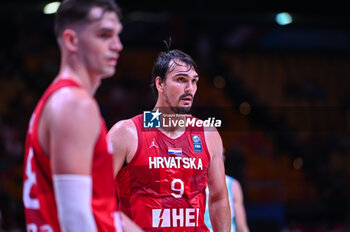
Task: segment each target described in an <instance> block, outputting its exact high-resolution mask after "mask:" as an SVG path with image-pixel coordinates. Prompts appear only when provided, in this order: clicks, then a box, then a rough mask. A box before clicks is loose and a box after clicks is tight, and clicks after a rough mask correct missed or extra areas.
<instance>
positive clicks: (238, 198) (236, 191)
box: [232, 180, 249, 232]
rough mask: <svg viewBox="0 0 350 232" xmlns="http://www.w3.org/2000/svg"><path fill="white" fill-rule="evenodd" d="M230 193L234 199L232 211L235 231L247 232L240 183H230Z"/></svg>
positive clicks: (235, 181)
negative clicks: (233, 212)
mask: <svg viewBox="0 0 350 232" xmlns="http://www.w3.org/2000/svg"><path fill="white" fill-rule="evenodd" d="M232 192H233V197H234V211H235V220H236V226H237V231H238V232H249V228H248V224H247V218H246V212H245V208H244V201H243V191H242V187H241V185H240V183H239V182H238V181H237V180H234V181H233V183H232Z"/></svg>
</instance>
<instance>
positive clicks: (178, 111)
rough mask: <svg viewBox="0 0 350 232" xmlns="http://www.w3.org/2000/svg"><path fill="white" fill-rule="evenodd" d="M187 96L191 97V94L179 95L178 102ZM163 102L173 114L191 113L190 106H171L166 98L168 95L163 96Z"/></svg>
mask: <svg viewBox="0 0 350 232" xmlns="http://www.w3.org/2000/svg"><path fill="white" fill-rule="evenodd" d="M188 95H191V96H192V94H183V95H181V96H180V97H179V100H178V102H180V101H181V99H182V98H184V97H186V96H188ZM165 100H166V102H167V103H168V105H169V107H170V109H171V110H172V111H173V112H174V113H175V114H187V113H189V112H190V111H191V107H192V105H190V106H172V105H171V103H170V101H169V98H168V95H167V94H165ZM192 101H193V97H192Z"/></svg>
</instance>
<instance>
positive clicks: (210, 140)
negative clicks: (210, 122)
mask: <svg viewBox="0 0 350 232" xmlns="http://www.w3.org/2000/svg"><path fill="white" fill-rule="evenodd" d="M204 135H205V141H206V143H207V147H208V150H209V153H210V156H211V158H213V156H215V155H216V154H220V155H221V153H222V147H223V144H222V139H221V136H220V133H219V131H218V130H217V128H216V127H214V126H208V127H204Z"/></svg>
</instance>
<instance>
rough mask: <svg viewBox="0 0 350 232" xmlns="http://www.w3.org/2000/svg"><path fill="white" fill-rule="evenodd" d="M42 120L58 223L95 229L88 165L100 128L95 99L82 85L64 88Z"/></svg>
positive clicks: (71, 228) (66, 227)
mask: <svg viewBox="0 0 350 232" xmlns="http://www.w3.org/2000/svg"><path fill="white" fill-rule="evenodd" d="M45 121H46V123H47V124H46V125H47V128H48V135H49V136H48V137H49V139H48V143H49V146H48V149H49V151H48V154H49V155H50V161H51V170H52V174H53V183H54V191H55V199H56V203H57V209H58V218H59V221H60V226H61V228H62V230H64V231H96V230H97V229H96V223H95V219H94V217H93V214H92V209H91V198H92V180H91V169H92V160H93V151H94V146H95V144H96V140H97V138H98V135H99V132H100V129H101V128H100V114H99V110H98V106H97V103H96V102H95V100H94V99H93V98H92V97H91V96H89V95H88V93H87V92H86V91H84V90H82V89H77V88H64V89H62V90H59V91H57V93H55V95H54V96H52V99H50V100H49V102H48V105H47V108H46V110H45Z"/></svg>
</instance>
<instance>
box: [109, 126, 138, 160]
mask: <svg viewBox="0 0 350 232" xmlns="http://www.w3.org/2000/svg"><path fill="white" fill-rule="evenodd" d="M107 136H108V138H109V139H110V140H111V142H112V145H113V149H114V151H115V153H116V155H118V156H120V155H121V156H123V157H125V158H126V161H129V160H131V159H132V157H133V155H134V154H135V152H136V150H137V146H138V136H137V129H136V126H135V124H134V122H133V121H132V120H131V119H126V120H121V121H119V122H117V123H116V124H114V125H113V127H112V128H111V129H110V130H109V132H108V134H107Z"/></svg>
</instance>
